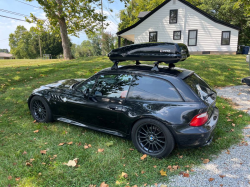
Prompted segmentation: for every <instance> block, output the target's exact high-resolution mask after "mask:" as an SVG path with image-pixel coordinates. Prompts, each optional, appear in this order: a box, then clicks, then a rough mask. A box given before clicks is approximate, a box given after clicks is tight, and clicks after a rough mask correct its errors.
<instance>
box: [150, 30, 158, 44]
mask: <svg viewBox="0 0 250 187" xmlns="http://www.w3.org/2000/svg"><path fill="white" fill-rule="evenodd" d="M149 42H157V31H154V32H149Z"/></svg>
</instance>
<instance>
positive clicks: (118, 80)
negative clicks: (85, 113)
mask: <svg viewBox="0 0 250 187" xmlns="http://www.w3.org/2000/svg"><path fill="white" fill-rule="evenodd" d="M132 79H133V77H132V75H130V74H120V73H112V74H101V75H100V76H99V78H98V80H97V83H96V84H95V87H94V88H93V91H92V94H91V96H90V100H92V101H93V102H94V103H95V107H94V108H92V109H91V111H92V114H93V116H95V117H94V118H93V119H92V123H94V124H97V125H98V126H99V127H101V128H105V129H110V130H115V131H120V132H126V130H127V127H126V126H121V125H120V124H121V123H120V121H119V114H120V113H122V112H123V107H122V104H123V102H124V100H125V99H126V96H127V93H128V90H129V87H130V83H131V81H132Z"/></svg>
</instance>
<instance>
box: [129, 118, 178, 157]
mask: <svg viewBox="0 0 250 187" xmlns="http://www.w3.org/2000/svg"><path fill="white" fill-rule="evenodd" d="M132 140H133V143H134V145H135V147H136V148H137V149H138V150H139V151H140V152H142V153H144V154H147V155H150V156H153V157H157V158H163V157H165V156H168V155H169V154H170V153H171V152H172V150H173V148H174V139H173V136H172V134H171V133H170V132H169V130H168V129H167V127H166V126H165V125H164V124H162V123H161V122H159V121H156V120H153V119H143V120H140V121H138V122H137V123H136V124H135V125H134V127H133V129H132Z"/></svg>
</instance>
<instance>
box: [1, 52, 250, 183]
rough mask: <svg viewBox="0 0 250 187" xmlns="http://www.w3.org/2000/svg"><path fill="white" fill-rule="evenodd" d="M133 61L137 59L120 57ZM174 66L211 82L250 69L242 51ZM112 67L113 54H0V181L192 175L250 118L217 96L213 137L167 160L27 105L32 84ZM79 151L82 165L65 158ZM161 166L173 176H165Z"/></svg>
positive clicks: (231, 80)
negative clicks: (39, 116) (43, 116)
mask: <svg viewBox="0 0 250 187" xmlns="http://www.w3.org/2000/svg"><path fill="white" fill-rule="evenodd" d="M131 63H133V64H134V62H124V63H122V64H131ZM150 64H152V63H150ZM176 65H177V66H181V67H185V68H188V69H193V70H195V71H196V72H197V73H198V74H199V75H201V76H202V78H204V79H206V80H208V81H209V83H210V84H211V85H212V86H225V85H231V84H233V85H238V84H241V83H240V78H242V77H244V76H247V75H248V74H249V70H248V65H247V63H246V62H245V56H243V55H242V56H192V57H191V58H189V59H188V60H187V61H185V62H184V63H178V64H176ZM110 66H112V63H111V62H110V61H109V60H108V58H107V57H86V58H81V59H76V60H71V61H63V60H11V61H5V60H0V77H1V83H0V86H1V87H0V92H1V94H0V103H1V107H0V135H1V136H0V141H1V145H0V146H1V149H0V159H1V164H0V184H1V186H89V185H90V184H93V185H97V186H100V184H101V183H103V182H104V181H105V183H106V184H109V186H116V184H115V183H116V181H117V186H126V185H128V184H127V183H129V185H130V186H133V185H138V186H143V185H144V184H145V183H147V185H151V184H152V185H153V184H154V183H156V182H158V181H164V182H166V183H167V182H168V179H169V177H170V176H173V175H179V173H180V172H182V171H186V170H189V171H190V173H191V174H190V175H192V172H191V169H192V168H193V167H194V166H195V165H198V164H201V163H203V161H202V160H201V158H204V159H209V160H211V159H213V158H214V157H213V155H214V154H219V153H221V151H222V150H223V149H227V148H228V147H230V146H231V145H232V144H235V143H238V142H240V141H242V139H241V138H242V136H241V134H242V131H241V129H242V128H243V127H244V126H245V125H246V124H249V121H250V117H249V116H248V115H247V114H245V113H243V112H239V111H237V110H234V109H232V107H231V105H230V104H229V103H228V101H226V100H224V99H221V98H218V99H217V106H218V107H219V109H220V118H219V123H218V126H217V128H216V130H215V134H214V141H213V143H212V144H211V145H210V146H207V147H202V148H199V149H198V148H195V149H179V148H175V150H174V151H173V153H172V154H171V155H170V156H169V157H168V158H166V159H155V158H152V157H149V156H147V157H145V156H143V155H142V154H141V153H139V152H138V151H136V150H134V149H135V148H134V146H133V144H132V142H131V141H130V140H124V139H122V138H119V137H116V136H112V135H108V134H104V133H99V132H96V131H92V130H89V129H86V128H82V127H77V126H73V125H69V124H67V123H61V122H54V123H47V124H44V123H34V122H33V119H32V116H31V115H30V112H29V108H28V106H27V98H28V96H29V95H30V94H31V92H32V90H33V89H35V88H38V87H39V86H41V85H45V84H48V83H51V82H55V81H58V80H62V79H71V78H88V77H90V76H92V75H93V74H94V73H95V72H97V71H100V70H101V69H103V68H106V67H110ZM229 69H231V70H229ZM211 77H213V78H212V79H211ZM238 78H239V79H238ZM239 115H242V117H241V118H240V117H238V116H239ZM228 119H231V120H233V121H229V120H228ZM232 123H234V124H236V126H235V127H233V126H232ZM231 129H234V131H231ZM37 130H38V131H37ZM111 141H112V142H113V145H112V146H110V147H108V146H107V145H106V144H107V142H111ZM71 142H72V143H71ZM60 144H61V145H60ZM86 145H87V146H86ZM90 145H91V146H90ZM45 151H46V152H45ZM41 153H43V154H41ZM44 153H46V154H44ZM74 158H78V159H79V160H78V161H77V165H78V166H77V167H68V166H67V165H64V163H66V164H67V163H68V161H69V160H72V159H74ZM142 158H144V159H142ZM225 162H227V161H226V160H225ZM187 165H189V167H188V168H187V167H185V166H187ZM168 166H170V167H168ZM171 169H172V170H171ZM161 170H163V171H166V175H167V176H161V173H160V171H161ZM124 173H125V174H124ZM208 178H209V176H208ZM118 183H120V185H118Z"/></svg>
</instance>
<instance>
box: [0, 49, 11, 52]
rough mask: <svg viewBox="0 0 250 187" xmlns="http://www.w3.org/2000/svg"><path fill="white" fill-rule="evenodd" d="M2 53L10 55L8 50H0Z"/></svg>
mask: <svg viewBox="0 0 250 187" xmlns="http://www.w3.org/2000/svg"><path fill="white" fill-rule="evenodd" d="M0 52H4V53H9V50H8V49H0Z"/></svg>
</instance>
